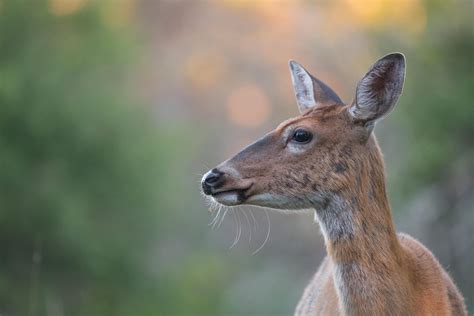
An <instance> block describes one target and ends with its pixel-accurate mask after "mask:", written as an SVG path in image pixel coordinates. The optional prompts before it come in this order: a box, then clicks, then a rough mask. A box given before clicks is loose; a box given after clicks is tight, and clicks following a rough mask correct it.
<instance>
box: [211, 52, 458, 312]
mask: <svg viewBox="0 0 474 316" xmlns="http://www.w3.org/2000/svg"><path fill="white" fill-rule="evenodd" d="M290 69H291V78H292V81H293V86H294V90H295V94H296V100H297V104H298V107H299V110H300V112H301V115H300V116H298V117H296V118H293V119H289V120H287V121H285V122H283V123H281V124H280V125H279V126H278V127H277V129H275V130H274V131H272V132H270V133H268V134H267V135H265V136H264V137H263V138H261V139H260V140H258V141H256V142H255V143H253V144H251V145H250V146H248V147H246V148H245V149H243V150H242V151H241V152H240V153H238V154H237V155H235V156H234V157H232V158H230V159H229V160H226V161H225V162H223V163H222V164H220V165H219V166H217V167H216V168H214V169H212V170H211V171H209V172H208V173H207V174H205V175H204V177H203V179H202V189H203V191H204V193H205V194H206V195H209V196H211V197H212V198H213V199H214V200H215V201H216V202H218V203H221V204H224V205H228V206H233V205H240V204H250V205H258V206H264V207H270V208H274V209H285V210H287V209H292V210H298V209H307V208H313V209H314V210H315V217H316V219H317V221H318V222H319V225H320V227H321V231H322V234H323V236H324V240H325V244H326V248H327V253H328V256H327V257H326V258H325V259H324V261H323V262H322V264H321V266H320V267H319V269H318V271H317V272H316V275H315V276H314V278H313V279H312V281H311V282H310V284H309V285H308V287H307V288H306V290H305V291H304V294H303V297H302V298H301V300H300V302H299V304H298V306H297V308H296V315H377V316H380V315H400V316H407V315H466V314H467V313H466V308H465V305H464V300H463V297H462V295H461V293H460V292H459V290H458V289H457V288H456V286H455V285H454V283H453V281H452V280H451V278H450V277H449V275H448V274H447V273H446V272H445V271H444V270H443V268H442V267H441V265H440V264H439V263H438V261H437V260H436V258H435V257H434V256H433V254H431V252H430V251H429V250H428V249H426V248H425V247H424V246H423V245H422V244H421V243H420V242H418V241H417V240H415V239H413V238H412V237H410V236H408V235H404V234H397V233H396V231H395V227H394V223H393V220H392V215H391V211H390V206H389V203H388V199H387V195H386V191H385V178H384V177H385V176H384V164H383V160H382V154H381V152H380V149H379V146H378V145H377V141H376V139H375V136H374V133H373V128H374V125H375V123H376V122H377V121H378V120H380V119H381V118H382V117H384V116H385V115H387V114H388V113H389V112H390V111H391V110H392V109H393V107H394V106H395V103H396V102H397V100H398V97H399V96H400V94H401V92H402V86H403V82H404V78H405V58H404V56H403V55H402V54H399V53H393V54H389V55H387V56H385V57H383V58H381V59H380V60H378V61H377V62H376V63H375V64H374V65H373V66H372V67H371V68H370V69H369V71H368V72H367V74H366V75H365V76H364V77H363V78H362V79H361V81H360V82H359V83H358V85H357V89H356V94H355V97H354V101H352V103H350V104H348V105H345V104H343V102H342V101H341V99H339V97H338V96H337V94H336V93H334V91H332V90H331V89H330V88H329V87H328V86H327V85H325V84H324V83H323V82H321V81H320V80H318V79H316V78H314V77H313V76H311V75H310V74H309V73H308V72H307V71H306V70H305V69H304V68H303V67H302V66H300V65H299V64H298V63H296V62H294V61H290Z"/></svg>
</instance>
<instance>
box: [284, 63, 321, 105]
mask: <svg viewBox="0 0 474 316" xmlns="http://www.w3.org/2000/svg"><path fill="white" fill-rule="evenodd" d="M289 65H290V73H291V81H292V82H293V89H294V91H295V96H296V103H297V104H298V108H299V110H300V112H301V113H303V112H305V111H306V110H308V109H309V108H312V107H314V106H315V105H316V100H315V99H314V88H313V79H312V78H311V75H310V74H309V73H308V72H307V71H306V70H305V69H304V68H303V67H302V66H301V65H300V64H298V63H297V62H296V61H294V60H290V61H289Z"/></svg>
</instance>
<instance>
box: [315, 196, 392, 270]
mask: <svg viewBox="0 0 474 316" xmlns="http://www.w3.org/2000/svg"><path fill="white" fill-rule="evenodd" d="M315 215H316V217H317V220H318V222H319V224H320V228H321V231H322V233H323V235H324V239H325V243H326V248H327V251H328V254H329V256H330V258H331V259H332V261H334V262H357V261H363V262H366V261H367V260H368V261H374V260H377V259H378V258H379V256H381V255H382V254H383V256H387V254H392V253H395V254H396V253H397V251H398V247H399V244H398V239H397V236H396V232H395V227H394V224H393V220H392V216H391V211H390V208H389V206H388V201H387V198H386V195H385V192H383V194H379V195H378V197H375V196H373V197H371V198H361V197H360V196H357V195H354V196H353V195H350V194H343V193H341V194H334V195H333V196H330V197H328V203H327V204H326V205H325V207H324V208H319V209H316V213H315Z"/></svg>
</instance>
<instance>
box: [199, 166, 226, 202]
mask: <svg viewBox="0 0 474 316" xmlns="http://www.w3.org/2000/svg"><path fill="white" fill-rule="evenodd" d="M223 184H224V173H222V172H220V171H219V170H217V169H216V168H214V169H212V170H211V171H209V172H208V173H206V174H205V175H204V176H203V177H202V181H201V185H202V190H203V191H204V193H205V194H207V195H209V194H212V192H213V190H215V189H218V188H219V187H221V186H222V185H223Z"/></svg>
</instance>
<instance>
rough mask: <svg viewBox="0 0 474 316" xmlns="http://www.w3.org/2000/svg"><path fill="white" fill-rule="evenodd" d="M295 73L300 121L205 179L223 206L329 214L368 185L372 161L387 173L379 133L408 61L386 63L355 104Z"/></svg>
mask: <svg viewBox="0 0 474 316" xmlns="http://www.w3.org/2000/svg"><path fill="white" fill-rule="evenodd" d="M289 65H290V71H291V79H292V82H293V88H294V92H295V96H296V101H297V104H298V108H299V111H300V113H301V114H300V116H298V117H295V118H292V119H289V120H287V121H284V122H283V123H281V124H280V125H279V126H278V127H277V128H276V129H275V130H273V131H271V132H270V133H268V134H266V135H265V136H263V137H262V138H261V139H259V140H257V141H256V142H255V143H253V144H251V145H249V146H248V147H246V148H244V149H243V150H242V151H241V152H239V153H238V154H236V155H235V156H234V157H232V158H230V159H228V160H226V161H224V162H223V163H221V164H220V165H218V166H217V167H215V168H213V169H212V170H210V171H209V172H207V173H206V174H205V175H204V176H203V178H202V182H201V184H202V190H203V192H204V194H206V195H208V196H210V197H212V199H213V200H215V201H216V202H218V203H221V204H224V205H228V206H233V205H239V204H250V205H257V206H265V207H270V208H275V209H295V210H297V209H304V208H310V207H315V208H321V207H324V205H327V204H328V203H329V202H330V200H331V199H332V198H333V197H334V192H339V191H341V190H343V189H345V188H350V187H355V186H357V185H361V184H360V183H358V181H359V180H358V178H359V175H358V174H359V173H360V172H361V171H360V166H361V165H362V164H363V162H364V161H365V162H366V163H365V165H366V164H367V161H369V164H370V161H373V159H372V158H371V157H374V156H375V157H376V159H375V163H376V164H379V165H380V166H382V169H383V164H382V163H381V159H377V157H378V156H379V155H380V154H379V151H378V147H377V144H376V142H375V139H374V136H373V133H372V131H373V128H374V125H375V123H376V122H377V121H378V120H380V119H381V118H383V117H384V116H385V115H387V114H388V113H389V112H390V111H391V110H392V109H393V107H394V106H395V104H396V102H397V100H398V97H399V96H400V94H401V92H402V86H403V82H404V77H405V58H404V56H403V55H402V54H400V53H393V54H389V55H386V56H384V57H382V58H381V59H380V60H378V61H377V62H376V63H375V64H374V65H373V66H372V67H371V68H370V69H369V71H368V72H367V74H366V75H365V76H364V77H363V78H362V79H361V80H360V81H359V83H358V85H357V89H356V93H355V97H354V100H353V101H352V102H351V103H350V104H344V103H343V102H342V101H341V99H340V98H339V97H338V96H337V94H336V93H335V92H334V91H333V90H332V89H331V88H329V87H328V86H327V85H326V84H324V83H323V82H321V81H320V80H318V79H316V78H315V77H313V76H312V75H311V74H310V73H309V72H308V71H306V70H305V69H304V68H303V67H302V66H301V65H299V64H298V63H297V62H295V61H290V62H289ZM380 166H379V167H380Z"/></svg>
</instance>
